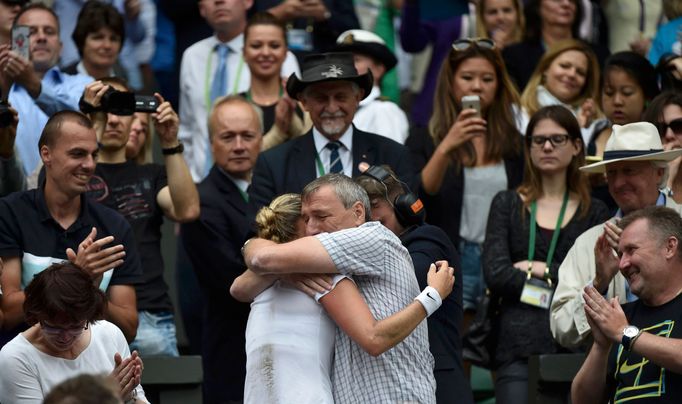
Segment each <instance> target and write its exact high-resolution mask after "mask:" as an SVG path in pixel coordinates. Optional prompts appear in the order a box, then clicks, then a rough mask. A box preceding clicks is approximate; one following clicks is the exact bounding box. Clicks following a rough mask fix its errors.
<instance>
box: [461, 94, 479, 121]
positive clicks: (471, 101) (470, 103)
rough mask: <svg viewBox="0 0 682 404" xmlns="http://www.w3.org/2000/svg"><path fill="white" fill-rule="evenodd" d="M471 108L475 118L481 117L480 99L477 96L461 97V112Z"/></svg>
mask: <svg viewBox="0 0 682 404" xmlns="http://www.w3.org/2000/svg"><path fill="white" fill-rule="evenodd" d="M468 108H472V109H475V110H476V116H477V117H479V118H480V117H481V97H479V96H477V95H465V96H464V97H462V110H465V109H468Z"/></svg>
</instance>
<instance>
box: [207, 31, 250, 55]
mask: <svg viewBox="0 0 682 404" xmlns="http://www.w3.org/2000/svg"><path fill="white" fill-rule="evenodd" d="M211 39H212V41H211V42H212V43H211V49H213V48H215V46H216V45H218V44H220V43H222V44H225V45H227V46H228V47H229V48H230V50H231V51H232V52H234V53H239V54H241V53H242V49H244V34H243V33H242V34H239V35H237V36H236V37H234V38H232V39H230V40H229V41H227V42H222V41H220V39H218V37H217V36H215V35H213V36H212V37H211Z"/></svg>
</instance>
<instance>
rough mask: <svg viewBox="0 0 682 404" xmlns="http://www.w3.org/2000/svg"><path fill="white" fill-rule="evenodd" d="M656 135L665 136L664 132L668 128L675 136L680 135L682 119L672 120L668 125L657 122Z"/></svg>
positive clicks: (681, 132) (681, 133)
mask: <svg viewBox="0 0 682 404" xmlns="http://www.w3.org/2000/svg"><path fill="white" fill-rule="evenodd" d="M657 126H658V134H659V135H661V136H665V132H667V131H668V128H670V130H672V131H673V133H674V134H676V135H682V118H677V119H673V120H672V121H670V123H665V122H659V123H658V125H657Z"/></svg>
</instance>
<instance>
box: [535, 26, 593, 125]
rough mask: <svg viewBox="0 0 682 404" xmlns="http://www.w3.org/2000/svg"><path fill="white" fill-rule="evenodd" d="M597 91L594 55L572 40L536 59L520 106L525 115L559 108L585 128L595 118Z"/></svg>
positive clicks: (550, 49) (578, 42) (560, 43)
mask: <svg viewBox="0 0 682 404" xmlns="http://www.w3.org/2000/svg"><path fill="white" fill-rule="evenodd" d="M598 91H599V65H598V64H597V58H596V57H595V56H594V52H592V50H591V49H590V47H589V46H588V45H586V44H584V43H583V42H580V41H576V40H573V39H570V40H566V41H562V42H559V43H557V44H555V45H554V46H552V47H551V48H549V49H548V50H547V52H546V53H545V55H544V56H543V57H542V59H540V62H539V63H538V65H537V67H536V68H535V71H534V72H533V75H532V76H531V78H530V80H529V81H528V85H527V86H526V89H525V90H524V91H523V94H521V105H522V106H523V108H524V109H525V110H526V112H527V113H528V115H533V114H535V112H537V111H538V110H539V109H540V108H542V107H546V106H549V105H563V106H564V107H566V108H568V109H569V110H571V112H573V114H574V115H575V116H576V118H577V119H578V123H579V124H580V127H581V128H587V127H588V126H589V125H590V123H591V122H592V121H593V120H594V118H595V117H596V116H598V115H599V111H598V107H597V105H596V104H595V103H594V100H595V99H596V98H597V94H598Z"/></svg>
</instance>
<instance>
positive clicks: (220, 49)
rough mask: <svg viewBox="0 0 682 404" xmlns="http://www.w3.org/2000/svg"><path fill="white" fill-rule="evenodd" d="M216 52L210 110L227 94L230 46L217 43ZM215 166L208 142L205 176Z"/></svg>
mask: <svg viewBox="0 0 682 404" xmlns="http://www.w3.org/2000/svg"><path fill="white" fill-rule="evenodd" d="M216 53H217V54H218V67H216V69H215V74H214V75H213V82H212V83H211V105H208V108H209V110H210V109H211V106H212V105H213V102H214V101H215V100H216V98H219V97H222V96H223V95H226V94H227V55H228V54H229V53H230V47H229V46H227V45H225V44H224V43H220V44H218V45H216ZM212 166H213V153H211V142H207V143H206V164H205V165H204V176H206V175H208V173H209V171H211V167H212Z"/></svg>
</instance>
